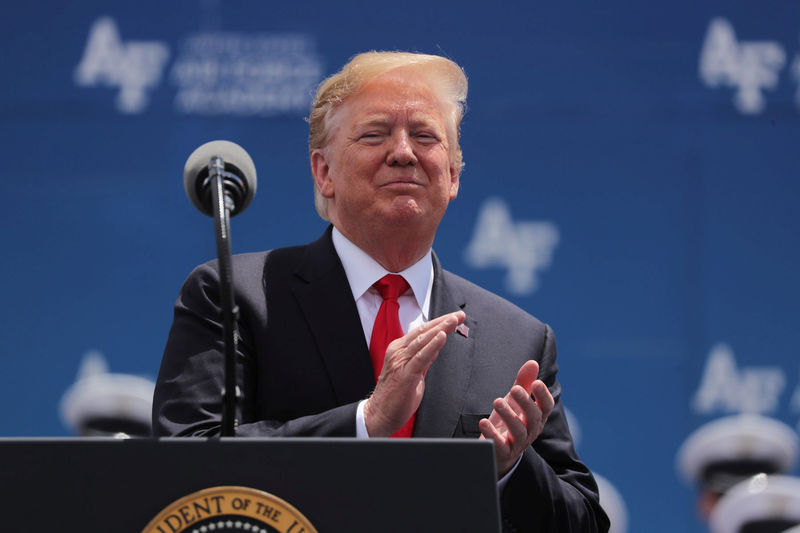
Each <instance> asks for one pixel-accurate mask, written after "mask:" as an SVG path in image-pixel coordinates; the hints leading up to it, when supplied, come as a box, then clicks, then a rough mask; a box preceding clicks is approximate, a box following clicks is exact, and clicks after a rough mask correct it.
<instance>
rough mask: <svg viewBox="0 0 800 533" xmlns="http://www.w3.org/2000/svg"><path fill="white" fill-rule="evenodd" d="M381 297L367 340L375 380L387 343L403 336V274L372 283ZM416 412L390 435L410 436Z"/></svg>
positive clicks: (405, 284) (384, 277)
mask: <svg viewBox="0 0 800 533" xmlns="http://www.w3.org/2000/svg"><path fill="white" fill-rule="evenodd" d="M372 286H373V287H375V289H376V290H377V291H378V293H380V295H381V298H383V303H381V307H380V309H378V316H376V317H375V324H374V325H373V326H372V337H371V338H370V341H369V356H370V358H371V359H372V368H373V369H374V371H375V381H377V380H378V376H380V375H381V369H383V359H384V357H385V356H386V348H388V347H389V343H390V342H392V341H393V340H395V339H399V338H400V337H402V336H403V328H402V327H401V326H400V317H399V316H398V311H399V310H400V304H399V303H397V298H398V297H399V296H400V295H402V294H403V293H405V292H406V291H407V290H408V289H409V285H408V282H407V281H406V280H405V279H403V276H398V275H397V274H387V275H385V276H383V277H382V278H381V279H379V280H378V281H376V282H375V283H374V284H373V285H372ZM416 416H417V415H416V413H414V414H413V415H411V418H409V419H408V422H406V425H405V426H403V427H402V428H400V429H398V430H397V431H396V432H395V433H394V434H393V435H392V437H410V436H411V433H412V432H413V431H414V419H415V418H416Z"/></svg>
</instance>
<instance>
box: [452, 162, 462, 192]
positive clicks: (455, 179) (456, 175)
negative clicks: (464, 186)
mask: <svg viewBox="0 0 800 533" xmlns="http://www.w3.org/2000/svg"><path fill="white" fill-rule="evenodd" d="M460 179H461V169H459V168H456V166H455V165H454V164H452V163H451V164H450V200H455V199H456V196H458V187H459V185H460V183H461V182H460Z"/></svg>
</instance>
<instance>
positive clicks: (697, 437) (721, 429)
mask: <svg viewBox="0 0 800 533" xmlns="http://www.w3.org/2000/svg"><path fill="white" fill-rule="evenodd" d="M797 455H798V436H797V433H795V432H794V430H792V428H790V427H789V426H787V425H786V424H784V423H783V422H780V421H778V420H774V419H771V418H766V417H764V416H760V415H755V414H741V415H734V416H729V417H725V418H720V419H717V420H714V421H712V422H709V423H707V424H705V425H703V426H701V427H700V428H698V429H697V430H695V431H694V433H692V434H691V435H689V437H688V438H687V439H686V441H684V443H683V445H682V446H681V448H680V450H679V451H678V456H677V466H678V470H679V471H680V473H681V475H682V477H683V478H684V480H686V481H687V482H688V483H700V484H702V485H703V486H704V487H706V488H708V489H709V490H712V491H714V492H718V493H724V492H725V491H726V490H728V489H729V488H730V487H732V486H733V485H735V484H736V483H738V482H740V481H742V480H744V479H747V478H749V477H750V476H752V475H754V474H758V473H766V474H781V473H786V472H789V471H790V470H791V469H792V468H794V465H795V463H796V462H797Z"/></svg>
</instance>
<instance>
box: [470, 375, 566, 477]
mask: <svg viewBox="0 0 800 533" xmlns="http://www.w3.org/2000/svg"><path fill="white" fill-rule="evenodd" d="M538 375H539V364H538V363H537V362H536V361H526V362H525V364H524V365H522V367H521V368H520V369H519V372H517V379H516V380H515V381H514V385H513V386H512V387H511V390H510V391H508V394H506V395H505V397H504V398H497V399H496V400H495V401H494V402H493V403H492V408H493V409H492V414H491V415H489V418H484V419H483V420H481V421H480V422H479V424H478V427H479V428H480V430H481V438H482V439H491V440H492V441H494V453H495V460H496V461H497V472H498V477H500V478H502V477H503V476H504V475H506V474H507V473H508V472H509V470H511V467H513V466H514V465H515V464H516V463H517V460H519V458H520V456H521V455H522V453H523V452H524V451H525V449H526V448H527V447H528V446H530V445H531V444H533V441H535V440H536V438H537V437H538V436H539V434H540V433H541V432H542V429H543V428H544V424H545V422H547V417H548V416H549V415H550V411H552V410H553V405H554V404H555V401H554V400H553V396H552V395H551V394H550V391H549V390H548V389H547V385H545V384H544V382H542V381H541V380H539V379H536V378H537V377H538Z"/></svg>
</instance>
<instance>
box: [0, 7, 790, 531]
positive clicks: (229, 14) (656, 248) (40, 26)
mask: <svg viewBox="0 0 800 533" xmlns="http://www.w3.org/2000/svg"><path fill="white" fill-rule="evenodd" d="M165 6H166V7H165ZM5 12H6V15H7V18H6V20H7V24H6V28H7V30H6V34H7V38H6V39H5V40H4V41H5V42H4V44H3V46H2V48H0V57H2V65H3V68H4V71H5V72H6V75H5V76H4V82H3V83H2V86H0V120H2V128H0V150H1V151H0V155H2V159H1V160H2V165H0V169H1V170H0V172H2V176H1V177H0V179H2V184H3V194H2V199H3V204H4V205H3V208H2V209H1V210H0V223H2V227H3V228H4V231H3V232H2V234H0V249H2V250H3V251H4V253H3V261H2V266H1V267H0V268H2V271H1V272H2V279H3V285H2V287H3V296H4V302H5V303H4V305H3V306H2V310H0V313H1V315H0V323H2V324H3V340H2V349H1V351H0V357H2V362H3V373H2V377H0V400H2V403H3V409H2V411H0V435H3V436H50V435H64V434H66V433H67V430H66V428H64V427H63V425H62V423H61V421H60V419H59V416H58V402H59V399H60V397H61V395H62V394H63V392H64V391H65V389H66V388H67V387H68V386H69V385H70V384H71V383H72V382H73V380H74V379H75V374H76V372H77V369H78V366H79V362H80V360H81V358H82V357H83V355H84V354H85V353H86V352H88V351H90V350H99V351H100V352H102V353H103V354H104V355H105V357H106V358H107V360H108V361H109V364H110V366H111V369H112V370H114V371H117V372H128V373H134V374H142V375H147V376H150V377H152V378H155V375H156V374H157V372H158V365H159V362H160V357H161V351H162V349H163V345H164V341H165V338H166V334H167V331H168V328H169V325H170V321H171V312H172V304H173V302H174V300H175V298H176V296H177V292H178V289H179V287H180V285H181V283H182V281H183V279H184V277H185V276H186V275H187V274H188V272H189V271H190V270H191V268H192V267H193V266H195V265H196V264H198V263H201V262H203V261H206V260H208V259H209V258H212V257H213V256H214V255H215V253H216V252H215V248H214V240H213V224H212V221H211V219H208V218H206V217H203V216H202V215H200V214H199V213H198V212H197V211H195V209H194V208H193V207H192V206H191V205H190V204H189V202H188V200H187V199H186V197H185V195H184V193H183V185H182V169H183V163H184V161H185V159H186V157H187V156H188V154H189V153H190V152H191V151H192V150H193V149H194V148H195V147H196V146H198V145H199V144H202V143H203V142H206V141H209V140H212V139H228V140H231V141H234V142H237V143H239V144H241V145H242V146H243V147H245V148H246V149H247V150H248V151H249V152H250V154H251V155H252V157H253V159H254V161H255V164H256V168H257V169H258V173H259V193H258V195H257V197H256V199H255V201H254V203H253V205H252V206H251V207H250V208H249V210H248V211H247V212H246V213H244V214H242V215H241V216H240V217H237V218H235V219H234V220H233V233H232V234H233V245H234V251H236V252H245V251H254V250H260V249H266V248H273V247H277V246H282V245H287V244H296V243H303V242H307V241H310V240H313V239H315V238H316V237H317V236H318V235H319V234H320V233H321V231H322V230H323V228H324V226H325V224H324V223H323V222H322V221H321V220H320V219H318V217H317V216H316V214H315V212H314V209H313V203H312V182H311V178H310V173H309V170H308V167H309V165H308V154H307V145H306V136H307V125H306V124H305V122H304V120H303V117H304V116H305V115H306V114H307V107H308V103H309V101H310V93H311V91H312V90H313V88H314V86H315V85H316V83H318V82H319V80H320V79H321V78H322V77H323V76H325V75H327V74H330V73H332V72H333V71H334V70H336V69H338V68H339V67H340V66H341V65H342V64H343V63H344V62H345V61H346V60H347V59H348V58H349V57H350V56H351V55H353V54H354V53H357V52H360V51H364V50H368V49H404V50H414V51H421V52H429V53H439V54H444V55H447V56H449V57H451V58H452V59H454V60H455V61H457V62H458V63H459V64H461V65H462V66H463V67H464V68H465V70H466V72H467V75H468V77H469V79H470V95H469V111H468V113H467V116H466V118H465V120H464V124H463V132H462V147H463V150H464V157H465V161H466V167H465V170H464V173H463V175H462V188H461V192H460V195H459V198H458V199H457V200H456V201H455V202H454V203H453V204H451V208H450V210H449V212H448V214H447V216H446V217H445V220H444V222H443V224H442V226H441V228H440V231H439V234H438V237H437V241H436V244H435V249H436V251H437V253H438V254H439V256H440V258H441V259H442V261H443V263H444V265H445V266H446V267H447V268H449V269H450V270H453V271H455V272H456V273H459V274H461V275H463V276H465V277H467V278H469V279H471V280H473V281H475V282H477V283H479V284H481V285H483V286H484V287H486V288H488V289H490V290H493V291H495V292H497V293H499V294H501V295H503V296H505V297H507V298H509V299H511V300H512V301H514V302H515V303H517V304H518V305H520V306H521V307H523V308H525V309H526V310H528V311H530V312H531V313H532V314H534V315H536V316H538V317H539V318H541V319H542V320H544V321H546V322H548V323H549V324H551V325H552V326H553V328H554V329H555V331H556V334H557V338H558V342H559V359H560V365H561V374H560V377H561V380H562V383H563V385H564V396H563V401H564V403H565V405H566V406H567V407H568V408H569V409H570V410H571V411H572V413H573V414H574V415H575V418H576V420H577V421H578V424H579V425H580V430H581V442H580V449H579V451H580V452H581V455H582V456H583V458H584V459H585V461H586V462H587V463H588V464H589V465H590V466H591V467H592V468H593V469H594V470H596V471H597V472H599V473H600V474H602V475H603V476H604V477H606V478H608V479H609V480H610V481H611V482H612V483H614V485H616V487H617V489H618V490H619V491H620V493H621V494H622V496H623V497H624V499H625V501H626V503H627V506H628V509H629V523H630V530H631V531H649V532H662V531H663V532H673V531H688V532H694V531H702V530H703V528H702V526H701V524H700V522H699V521H698V519H697V518H696V517H695V513H694V504H693V498H694V495H693V491H692V489H691V488H689V487H687V486H685V485H684V484H683V483H682V482H681V481H680V479H679V478H678V475H677V473H676V470H675V465H674V461H675V453H676V451H677V449H678V447H679V446H680V444H681V442H682V441H683V440H684V439H685V438H686V436H687V435H688V434H689V433H690V432H691V431H692V430H693V429H695V428H696V427H698V426H699V425H700V424H702V423H703V422H706V421H708V420H711V419H713V418H715V417H718V416H721V415H724V414H729V413H734V412H740V411H743V410H750V411H757V412H760V413H763V414H766V415H769V416H773V417H776V418H778V419H780V420H782V421H784V422H786V423H787V424H790V425H791V426H792V427H795V428H797V426H798V419H800V385H799V383H800V363H798V357H797V348H796V346H797V340H796V335H795V331H796V328H797V324H798V323H799V322H800V304H798V298H799V297H800V282H799V281H798V277H797V273H798V272H800V253H799V252H798V246H797V243H798V238H797V233H798V229H800V214H798V211H797V205H798V201H799V200H800V184H799V183H798V169H799V168H800V165H799V163H800V149H799V148H798V140H799V139H800V40H798V34H799V33H800V3H798V2H797V1H796V0H773V1H771V2H758V1H755V0H752V1H744V0H739V1H731V0H726V1H721V0H714V1H708V2H702V3H697V2H664V3H661V4H658V5H655V4H652V3H643V2H633V1H629V0H609V1H607V2H602V3H597V2H581V3H578V4H571V3H557V4H548V3H543V2H525V3H523V2H519V3H517V2H499V3H494V4H492V5H491V6H489V5H488V4H486V3H479V2H472V3H464V2H453V1H448V2H438V3H436V4H435V5H429V4H408V3H391V4H388V3H387V5H386V6H376V5H375V4H373V3H367V2H352V3H350V4H349V5H346V6H345V5H340V4H330V5H322V3H317V2H309V1H307V0H296V1H294V2H287V3H275V2H270V3H266V2H245V1H236V2H232V1H231V2H221V1H219V0H191V1H190V0H183V1H178V0H175V1H172V2H169V3H167V4H165V3H164V2H156V1H153V0H141V1H140V2H137V3H136V4H135V6H134V5H133V4H129V3H125V2H121V1H107V0H106V1H103V2H100V1H84V2H81V3H80V4H79V5H75V4H70V3H63V2H55V1H53V0H36V1H28V2H17V3H15V4H13V5H11V6H7V7H6V9H5ZM709 362H713V363H714V364H711V365H709V364H708V363H709ZM795 473H796V472H795Z"/></svg>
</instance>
